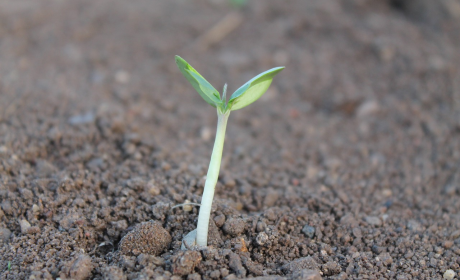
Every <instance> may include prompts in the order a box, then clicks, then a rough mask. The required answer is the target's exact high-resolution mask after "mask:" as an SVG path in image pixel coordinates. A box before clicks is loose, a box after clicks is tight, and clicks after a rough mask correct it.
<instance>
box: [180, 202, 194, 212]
mask: <svg viewBox="0 0 460 280" xmlns="http://www.w3.org/2000/svg"><path fill="white" fill-rule="evenodd" d="M188 203H190V200H188V199H186V200H185V201H184V205H183V206H182V209H183V210H184V211H185V212H190V211H192V209H193V205H191V204H188Z"/></svg>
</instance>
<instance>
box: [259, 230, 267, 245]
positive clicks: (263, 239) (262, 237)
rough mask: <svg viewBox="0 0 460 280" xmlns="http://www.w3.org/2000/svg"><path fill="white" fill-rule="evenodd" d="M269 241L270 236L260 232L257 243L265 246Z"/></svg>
mask: <svg viewBox="0 0 460 280" xmlns="http://www.w3.org/2000/svg"><path fill="white" fill-rule="evenodd" d="M267 241H268V235H267V234H266V233H265V232H259V234H258V235H257V237H256V243H257V245H259V246H262V245H264V244H265V243H267Z"/></svg>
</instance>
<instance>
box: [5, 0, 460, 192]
mask: <svg viewBox="0 0 460 280" xmlns="http://www.w3.org/2000/svg"><path fill="white" fill-rule="evenodd" d="M459 22H460V1H457V0H450V1H448V0H442V1H428V0H426V1H423V0H419V1H415V0H379V1H370V0H346V1H323V0H312V1H303V0H293V1H289V2H285V1H276V0H247V1H243V0H239V1H238V0H193V1H192V0H190V1H185V0H164V1H160V0H158V1H144V0H136V1H113V0H110V1H108V0H101V1H85V0H81V1H62V0H41V1H1V2H0V50H1V52H0V98H1V99H0V100H1V103H0V105H1V109H0V110H1V113H0V121H1V124H2V126H1V131H0V133H1V135H2V138H3V145H5V146H7V147H12V148H13V150H15V151H19V150H24V149H25V150H24V151H22V152H23V153H24V154H23V155H22V157H21V159H22V160H24V161H26V162H27V161H29V162H34V160H35V159H36V158H47V161H48V162H52V164H53V165H54V166H55V167H57V168H58V169H60V170H62V169H65V168H68V169H70V170H72V168H75V169H77V170H78V169H81V168H90V169H91V168H93V169H98V168H99V169H104V168H106V165H107V164H108V165H110V164H111V163H110V162H119V160H118V159H117V158H116V155H115V154H111V153H107V154H105V155H104V158H102V159H101V158H99V157H96V158H94V156H93V154H94V153H96V154H97V153H98V152H100V151H101V150H102V151H103V150H104V149H103V148H101V145H100V144H99V140H98V136H95V134H94V130H99V131H102V132H103V135H105V136H106V137H110V135H118V136H116V137H118V138H116V139H117V140H116V141H115V140H114V143H115V144H116V145H118V146H120V147H121V151H122V156H123V157H124V158H131V157H132V158H134V159H135V160H141V161H145V162H149V160H150V161H153V162H150V164H152V165H153V166H164V167H165V169H168V166H172V167H173V168H174V167H178V166H179V167H180V164H181V162H182V163H184V162H185V163H193V164H196V165H198V170H199V171H197V172H198V174H202V173H204V172H205V170H206V167H207V161H208V159H209V155H210V153H211V147H212V143H213V138H214V129H215V120H216V118H215V112H214V109H212V108H211V107H210V106H208V105H207V104H206V103H205V102H204V101H203V100H201V98H200V97H199V95H198V94H197V93H196V92H194V90H193V88H192V87H191V86H190V85H189V84H188V83H187V81H186V80H185V79H184V78H183V77H182V76H181V75H180V73H179V71H178V69H177V68H176V65H175V63H174V55H176V54H177V55H180V56H182V57H183V58H185V59H186V60H187V61H188V62H189V63H191V64H192V65H193V66H194V67H195V68H196V69H197V70H198V71H199V72H200V73H201V74H202V75H203V76H204V77H206V79H207V80H208V81H210V82H211V83H212V84H213V85H214V86H215V87H216V88H217V89H219V90H220V89H221V88H222V86H223V84H224V83H228V84H229V92H230V93H231V92H233V91H234V90H236V89H237V88H238V87H239V86H240V85H242V84H243V83H244V82H246V81H247V80H248V79H250V78H251V77H253V76H254V75H256V74H258V73H260V72H262V71H264V70H267V69H269V68H271V67H275V66H286V69H285V70H284V71H283V72H282V73H281V74H280V75H279V76H277V77H276V79H275V81H274V83H273V85H272V87H271V88H270V90H269V91H268V92H267V93H266V94H265V95H264V96H263V98H262V99H261V100H260V101H258V102H257V103H255V104H254V105H252V106H251V107H250V108H245V109H244V110H241V111H237V112H234V113H232V116H231V117H230V119H231V121H230V125H229V128H228V133H227V135H228V138H229V139H230V140H227V143H228V144H227V143H226V151H227V153H228V154H229V155H231V157H228V158H227V160H224V165H223V170H224V171H223V172H224V174H226V173H225V172H227V171H225V170H226V169H227V168H230V166H231V168H230V170H231V173H232V174H234V176H235V177H238V176H240V177H242V178H246V177H244V176H248V177H250V178H251V180H255V181H257V180H258V179H257V178H258V176H259V175H258V174H259V173H260V170H257V168H260V169H264V168H265V167H268V166H270V168H274V169H275V170H276V168H278V167H277V166H278V165H280V166H282V167H281V170H280V172H281V173H283V172H284V173H286V172H287V173H288V174H289V175H288V176H287V178H288V179H286V175H280V178H283V179H282V180H281V181H282V182H289V180H290V179H289V178H292V177H293V176H294V177H296V178H299V179H301V180H306V179H305V178H306V175H305V174H306V172H307V173H308V172H311V174H313V175H312V176H314V174H316V173H317V172H319V171H318V170H322V168H326V169H327V168H329V169H336V168H345V166H346V167H347V168H354V167H356V168H358V167H360V166H362V165H363V162H365V163H366V162H373V163H375V164H377V163H379V162H385V160H388V158H392V160H391V162H393V164H391V166H393V167H394V166H403V165H404V162H406V161H409V162H412V163H414V162H417V160H420V161H423V162H425V161H427V162H428V163H427V164H425V165H423V167H420V168H429V169H430V170H431V168H434V169H436V166H439V165H438V163H439V162H437V161H439V160H440V158H442V156H441V155H446V156H448V157H453V158H451V159H447V160H446V159H443V161H444V163H446V162H448V164H447V163H446V164H447V166H451V165H452V166H453V165H454V162H456V161H455V159H456V158H458V157H459V155H458V151H459V149H458V144H455V143H454V142H453V141H452V139H455V135H457V136H458V130H459V129H460V128H459V123H458V120H459V119H460V117H459V116H460V115H459V109H460V73H459V67H458V65H459V62H460V47H459V45H460V44H459V43H460V36H458V35H459ZM86 124H95V125H94V126H91V125H90V126H85V125H86ZM430 139H431V140H430ZM433 139H434V140H433ZM56 143H60V145H61V146H59V149H57V148H56V146H55V145H56ZM88 143H92V145H94V146H91V145H89V144H88ZM133 143H134V144H133ZM139 143H143V144H142V145H145V147H140V146H142V145H139ZM201 143H204V144H201ZM447 143H448V144H447ZM444 144H446V145H444ZM24 145H28V147H27V148H24ZM102 146H103V145H102ZM146 147H147V148H146ZM75 151H77V152H75ZM152 151H155V152H157V153H159V154H161V155H162V156H161V157H160V156H159V155H158V154H156V155H155V156H154V157H153V159H152V158H150V157H151V153H152ZM420 151H423V152H420ZM452 151H455V153H452ZM225 153H226V152H224V158H225ZM243 155H249V156H250V159H247V161H246V162H245V161H242V160H241V157H242V156H243ZM69 156H70V157H69ZM72 156H73V157H72ZM168 158H169V159H170V160H169V162H168V160H167V159H168ZM174 158H175V159H174ZM363 158H365V160H364V161H363ZM159 159H161V160H159ZM254 161H256V162H258V165H257V166H259V167H251V168H255V170H249V171H248V168H247V166H245V164H249V163H251V162H254ZM239 162H243V164H242V165H241V166H240V165H238V164H237V163H239ZM231 163H233V165H231ZM104 164H105V165H104ZM309 166H310V167H309ZM427 166H429V167H427ZM433 166H434V167H433ZM309 168H310V169H309ZM395 168H396V167H395ZM192 169H193V168H192ZM420 170H422V169H420ZM447 170H448V172H447V171H446V172H447V173H446V175H445V176H444V177H446V178H447V177H449V176H448V174H451V170H452V169H450V167H449V168H448V169H447ZM386 172H389V171H388V170H387V171H385V172H384V173H385V174H386ZM262 173H263V172H262ZM281 173H280V174H281ZM284 173H283V174H284ZM433 173H436V172H435V171H431V173H430V172H428V173H426V172H424V173H423V174H425V175H426V176H427V178H431V177H430V176H431V175H432V174H433ZM308 174H310V173H308ZM427 174H431V175H427ZM227 175H228V174H227ZM425 175H423V176H425ZM228 176H230V175H228ZM266 177H267V176H265V175H263V174H262V175H260V178H261V179H260V180H262V182H263V181H264V179H263V178H266ZM269 177H270V176H269ZM441 177H442V176H441ZM444 177H442V178H444ZM254 178H255V179H254ZM267 178H268V177H267ZM427 178H423V180H425V179H427ZM436 178H440V177H439V176H438V177H436ZM419 179H420V178H419ZM420 180H421V179H420ZM443 180H444V179H443ZM446 180H447V179H446ZM275 181H276V180H275V179H273V178H272V181H271V182H272V184H274V185H275V186H276V182H275ZM301 182H303V181H301ZM261 184H262V183H261ZM280 184H281V183H280ZM401 191H402V190H401Z"/></svg>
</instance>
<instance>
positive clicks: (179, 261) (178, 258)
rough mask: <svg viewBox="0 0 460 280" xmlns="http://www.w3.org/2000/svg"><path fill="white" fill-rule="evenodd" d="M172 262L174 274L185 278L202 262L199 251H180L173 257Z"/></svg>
mask: <svg viewBox="0 0 460 280" xmlns="http://www.w3.org/2000/svg"><path fill="white" fill-rule="evenodd" d="M171 261H172V272H173V274H175V275H180V276H185V275H188V274H191V273H192V271H193V269H194V268H195V267H196V266H197V265H198V264H199V263H200V262H201V254H200V253H199V252H197V251H179V252H178V253H177V254H175V255H173V256H172V258H171Z"/></svg>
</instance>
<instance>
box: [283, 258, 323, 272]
mask: <svg viewBox="0 0 460 280" xmlns="http://www.w3.org/2000/svg"><path fill="white" fill-rule="evenodd" d="M303 269H309V270H314V271H319V265H318V263H317V262H316V261H315V260H314V259H313V258H312V257H303V258H299V259H295V260H293V261H290V262H289V263H287V264H285V265H283V267H282V268H281V270H282V271H283V272H284V273H286V274H292V273H294V272H297V271H301V270H303Z"/></svg>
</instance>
